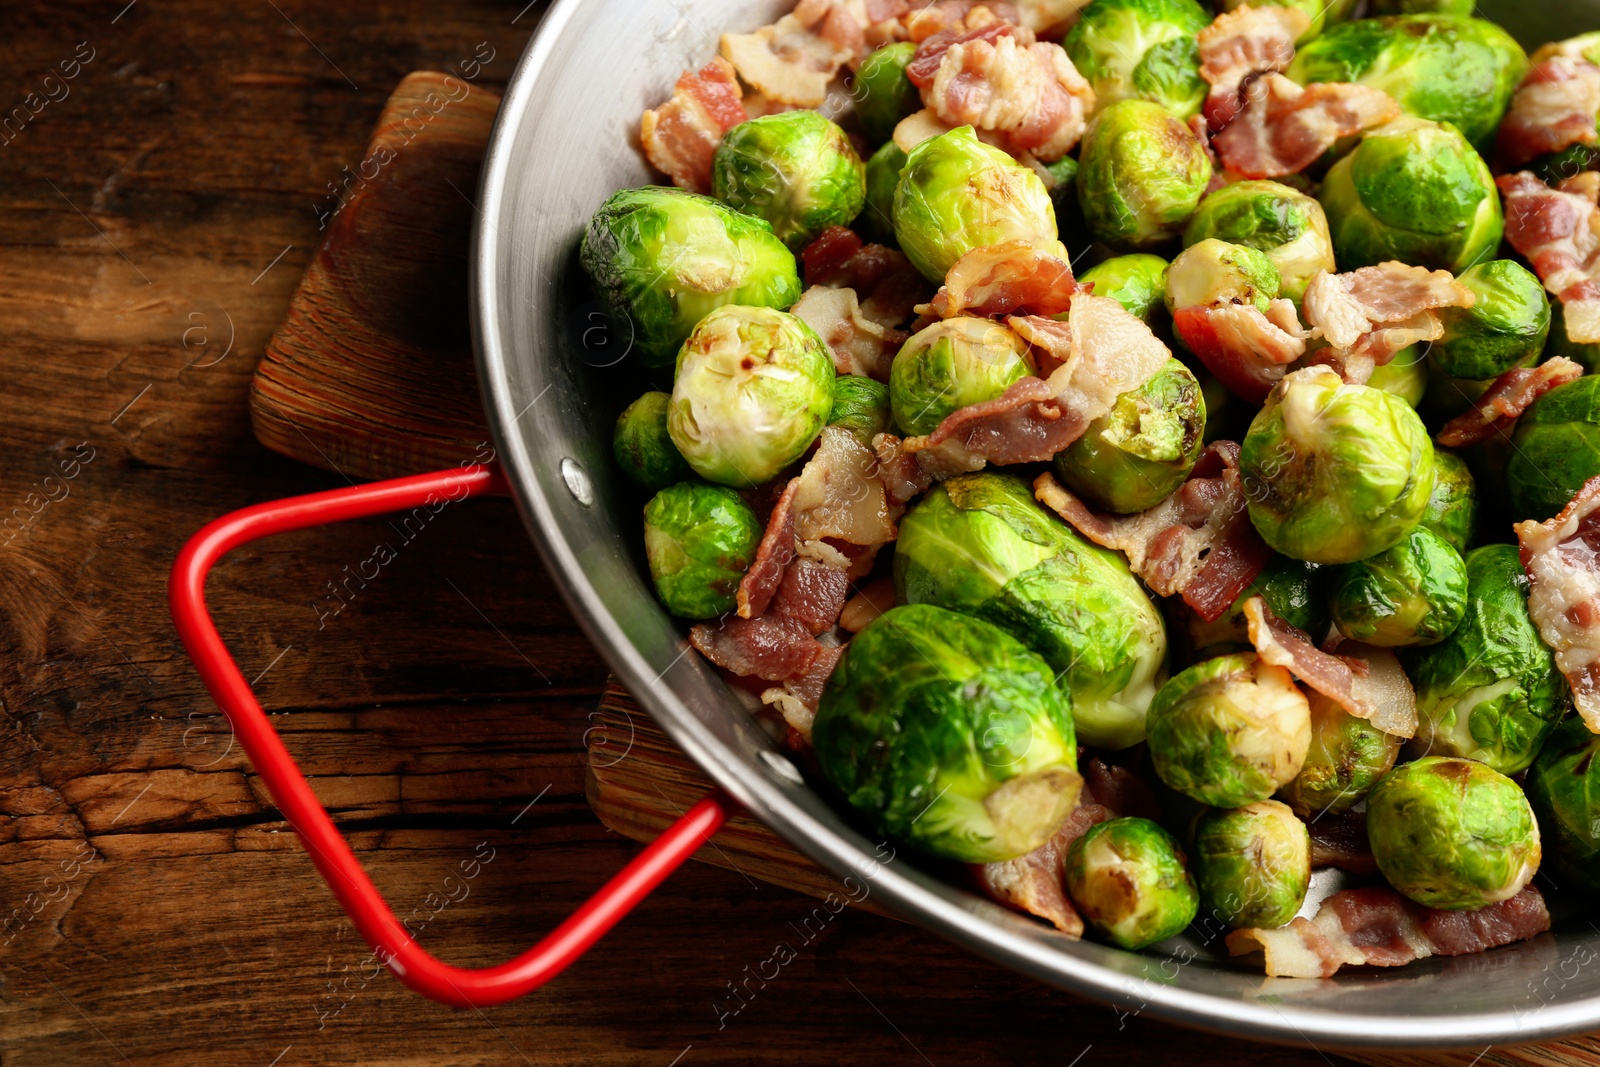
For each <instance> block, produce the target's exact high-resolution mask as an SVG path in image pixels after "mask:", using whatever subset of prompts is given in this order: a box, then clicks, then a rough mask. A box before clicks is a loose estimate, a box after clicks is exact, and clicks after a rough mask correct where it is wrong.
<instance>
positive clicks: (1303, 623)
mask: <svg viewBox="0 0 1600 1067" xmlns="http://www.w3.org/2000/svg"><path fill="white" fill-rule="evenodd" d="M1329 570H1330V568H1327V567H1322V566H1319V565H1317V564H1315V563H1307V562H1305V561H1304V560H1298V559H1291V558H1290V557H1288V556H1284V555H1279V554H1278V553H1276V552H1274V553H1273V554H1272V558H1270V559H1268V560H1267V565H1266V566H1265V567H1262V568H1261V573H1260V574H1258V575H1256V578H1255V581H1253V582H1251V583H1250V584H1249V585H1248V586H1246V587H1245V590H1244V592H1242V593H1240V594H1239V595H1238V597H1236V598H1235V599H1234V602H1233V606H1232V607H1230V608H1229V609H1228V611H1227V614H1225V615H1223V616H1222V618H1220V619H1217V620H1216V621H1215V622H1206V621H1205V620H1204V619H1202V618H1200V616H1198V615H1196V614H1195V613H1193V612H1188V613H1187V615H1186V618H1187V621H1188V631H1189V647H1190V648H1192V649H1193V650H1194V652H1195V657H1194V658H1196V659H1206V658H1209V657H1211V656H1220V655H1223V654H1225V653H1228V652H1243V651H1246V650H1248V649H1249V648H1250V635H1249V631H1248V629H1247V628H1246V626H1245V619H1244V603H1245V601H1247V600H1249V599H1250V598H1251V597H1253V596H1258V597H1260V598H1261V599H1263V600H1265V601H1266V602H1267V607H1269V608H1271V609H1272V613H1273V614H1274V615H1276V616H1277V617H1278V618H1280V619H1282V620H1284V621H1285V622H1287V623H1289V625H1291V626H1295V627H1298V628H1299V629H1301V630H1304V631H1305V632H1306V633H1308V634H1310V635H1311V636H1312V637H1313V638H1316V639H1317V640H1321V639H1322V637H1323V635H1325V634H1326V633H1327V632H1328V628H1329V627H1330V626H1332V625H1333V623H1332V620H1331V618H1330V616H1329V615H1328V592H1327V586H1328V573H1329Z"/></svg>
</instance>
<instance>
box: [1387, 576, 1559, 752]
mask: <svg viewBox="0 0 1600 1067" xmlns="http://www.w3.org/2000/svg"><path fill="white" fill-rule="evenodd" d="M1466 564H1467V612H1466V615H1465V616H1463V617H1462V620H1461V623H1460V625H1458V626H1457V627H1456V629H1455V632H1454V633H1452V634H1451V635H1450V636H1449V638H1448V639H1446V640H1445V641H1444V642H1443V643H1441V644H1437V645H1432V646H1429V647H1427V648H1419V649H1415V650H1411V651H1408V652H1407V653H1405V654H1404V660H1403V662H1404V665H1405V669H1406V674H1407V676H1409V677H1410V679H1411V683H1412V685H1414V686H1415V687H1416V690H1417V716H1418V719H1419V725H1418V727H1417V736H1416V738H1415V739H1414V740H1413V741H1412V745H1413V746H1414V747H1415V748H1416V750H1417V751H1419V752H1424V753H1432V754H1436V755H1441V756H1466V757H1469V758H1471V759H1475V760H1479V761H1481V762H1483V763H1485V764H1487V765H1488V766H1490V767H1493V768H1494V769H1495V770H1497V771H1499V772H1501V773H1502V774H1515V773H1517V772H1518V771H1520V770H1522V769H1523V768H1524V767H1526V766H1528V764H1530V763H1532V762H1533V758H1534V756H1536V755H1538V753H1539V746H1540V745H1542V744H1544V739H1545V738H1546V737H1547V736H1548V735H1549V733H1550V730H1551V728H1552V727H1554V726H1555V724H1556V722H1557V721H1559V720H1560V718H1561V716H1562V715H1563V714H1564V713H1565V712H1566V710H1567V708H1568V706H1569V694H1568V690H1567V683H1566V680H1565V679H1564V678H1562V677H1561V672H1560V671H1558V670H1556V663H1555V656H1554V655H1553V654H1552V653H1551V651H1550V649H1549V648H1548V647H1546V645H1545V643H1544V642H1543V641H1542V640H1540V638H1539V631H1538V630H1537V629H1536V628H1535V627H1534V625H1533V621H1532V620H1531V619H1530V618H1529V617H1528V576H1527V575H1526V574H1525V573H1524V572H1523V569H1522V560H1521V558H1520V557H1519V556H1518V555H1517V548H1516V546H1515V545H1484V546H1483V547H1482V548H1478V549H1474V550H1473V551H1471V552H1468V553H1467V558H1466Z"/></svg>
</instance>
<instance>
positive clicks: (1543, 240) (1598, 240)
mask: <svg viewBox="0 0 1600 1067" xmlns="http://www.w3.org/2000/svg"><path fill="white" fill-rule="evenodd" d="M1497 184H1499V186H1500V191H1501V193H1503V194H1504V195H1505V201H1506V240H1507V241H1508V242H1510V244H1511V247H1512V248H1515V249H1516V250H1517V251H1518V252H1520V253H1522V255H1523V257H1524V258H1526V259H1527V260H1528V262H1529V263H1531V264H1533V269H1534V273H1536V274H1538V275H1539V280H1540V281H1542V282H1544V287H1545V288H1546V289H1548V290H1549V291H1550V292H1551V293H1554V294H1555V295H1556V296H1558V297H1560V299H1561V305H1562V311H1563V312H1564V314H1565V319H1566V326H1567V337H1568V339H1569V340H1572V341H1575V342H1577V343H1578V344H1595V343H1600V286H1597V285H1596V284H1595V282H1596V279H1600V208H1597V207H1596V202H1597V201H1600V174H1597V173H1594V172H1592V171H1588V172H1585V173H1583V174H1579V175H1576V176H1575V177H1572V178H1568V179H1566V180H1565V181H1563V182H1562V183H1561V184H1560V185H1559V186H1557V187H1556V188H1554V189H1552V188H1550V187H1549V186H1547V185H1545V184H1544V182H1542V181H1540V180H1539V179H1538V178H1536V177H1534V176H1533V175H1532V174H1530V173H1528V172H1527V171H1519V172H1518V173H1516V174H1506V175H1502V176H1501V177H1500V178H1499V180H1498V183H1497Z"/></svg>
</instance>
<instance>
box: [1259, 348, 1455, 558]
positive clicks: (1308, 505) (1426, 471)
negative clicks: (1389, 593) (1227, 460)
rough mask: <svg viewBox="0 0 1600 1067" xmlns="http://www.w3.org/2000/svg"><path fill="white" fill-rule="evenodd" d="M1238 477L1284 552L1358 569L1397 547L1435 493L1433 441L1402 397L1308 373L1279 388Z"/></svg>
mask: <svg viewBox="0 0 1600 1067" xmlns="http://www.w3.org/2000/svg"><path fill="white" fill-rule="evenodd" d="M1239 471H1240V474H1241V476H1242V478H1243V480H1244V487H1245V493H1246V495H1247V496H1248V498H1249V506H1250V521H1251V522H1253V523H1254V524H1255V527H1256V530H1257V531H1258V532H1259V533H1260V534H1261V537H1262V539H1263V540H1265V541H1266V542H1267V544H1269V545H1271V546H1272V547H1273V548H1274V549H1276V550H1277V551H1279V552H1282V553H1283V554H1284V555H1286V556H1293V557H1295V558H1296V559H1303V560H1309V561H1310V562H1312V563H1354V562H1355V561H1356V560H1360V559H1366V558H1367V557H1368V556H1373V555H1377V554H1378V553H1379V552H1382V551H1383V550H1384V549H1386V548H1389V547H1390V546H1392V545H1395V544H1398V543H1399V541H1400V539H1401V538H1403V537H1404V536H1405V535H1406V533H1407V532H1408V531H1409V530H1410V529H1411V528H1412V527H1413V526H1415V525H1416V524H1417V522H1418V521H1419V520H1420V519H1421V518H1422V515H1423V512H1424V510H1425V509H1426V508H1427V504H1428V495H1429V494H1430V493H1431V492H1432V491H1433V481H1434V473H1433V442H1432V441H1430V440H1429V439H1428V431H1427V430H1425V429H1424V428H1423V426H1422V420H1421V419H1419V418H1418V417H1417V413H1416V412H1415V411H1413V410H1412V409H1411V406H1410V405H1408V404H1407V403H1406V402H1405V401H1404V400H1401V399H1400V398H1399V397H1397V396H1395V395H1393V394H1391V393H1386V392H1384V391H1382V390H1381V389H1373V388H1371V387H1370V386H1365V385H1346V384H1345V383H1344V380H1343V379H1342V378H1340V377H1339V375H1338V374H1336V373H1335V372H1334V371H1332V370H1330V369H1329V368H1327V367H1307V368H1306V369H1305V370H1299V371H1295V372H1293V373H1291V374H1289V375H1288V376H1286V377H1285V378H1284V379H1283V381H1281V382H1279V383H1278V384H1277V385H1276V386H1274V387H1273V390H1272V393H1271V395H1270V396H1268V397H1267V403H1266V406H1265V407H1263V408H1262V409H1261V412H1260V413H1259V414H1258V415H1256V417H1255V420H1254V421H1253V422H1251V423H1250V432H1249V433H1247V434H1245V438H1244V444H1243V446H1242V447H1241V449H1240V455H1239Z"/></svg>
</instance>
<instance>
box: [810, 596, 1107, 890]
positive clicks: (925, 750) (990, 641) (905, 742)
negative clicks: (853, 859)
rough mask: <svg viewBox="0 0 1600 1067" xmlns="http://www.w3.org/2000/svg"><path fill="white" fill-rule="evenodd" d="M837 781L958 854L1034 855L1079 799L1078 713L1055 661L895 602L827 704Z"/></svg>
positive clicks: (828, 692) (826, 749)
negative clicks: (1075, 723)
mask: <svg viewBox="0 0 1600 1067" xmlns="http://www.w3.org/2000/svg"><path fill="white" fill-rule="evenodd" d="M811 736H812V741H813V743H814V745H815V747H816V754H817V760H818V762H819V764H820V765H821V767H822V773H823V775H824V776H825V777H826V778H827V779H828V781H829V782H831V783H832V784H833V785H834V786H835V787H836V788H837V789H838V790H839V791H840V792H841V793H843V794H844V797H845V799H846V800H848V801H849V802H850V805H851V806H852V807H853V808H855V809H856V810H857V811H859V812H861V813H862V814H863V815H865V816H867V817H868V818H869V819H871V820H872V821H873V822H874V824H875V825H876V826H877V828H878V829H880V830H881V831H883V832H885V833H888V834H890V835H892V836H894V837H896V838H899V839H900V840H902V841H907V842H910V843H911V844H913V845H916V846H918V847H920V848H922V849H924V850H925V851H927V852H930V853H932V854H933V855H936V856H942V857H944V858H946V859H952V860H961V861H963V862H966V863H992V862H996V861H999V860H1004V859H1011V858H1014V857H1016V856H1020V855H1023V854H1025V853H1027V852H1031V851H1032V850H1033V849H1035V848H1038V847H1039V846H1040V845H1042V844H1044V842H1045V841H1046V840H1047V839H1048V838H1049V837H1050V835H1051V834H1052V833H1054V832H1055V830H1056V828H1057V827H1059V826H1060V825H1061V823H1062V821H1063V820H1064V819H1065V818H1066V817H1067V816H1068V815H1069V814H1070V813H1071V812H1072V809H1073V808H1074V807H1075V806H1076V805H1077V802H1078V792H1079V789H1080V788H1081V786H1082V779H1080V778H1079V777H1078V775H1077V771H1076V767H1077V748H1076V746H1075V744H1074V741H1073V732H1072V712H1071V707H1070V704H1069V702H1068V700H1067V697H1066V696H1065V695H1064V694H1063V693H1062V692H1061V690H1060V689H1059V688H1057V687H1056V685H1055V684H1054V678H1053V674H1052V672H1051V670H1050V668H1049V667H1048V666H1046V665H1045V662H1044V660H1042V659H1040V658H1039V657H1038V656H1036V655H1034V654H1033V653H1032V652H1029V651H1028V650H1027V649H1026V648H1024V647H1023V646H1022V644H1021V643H1020V642H1018V641H1017V640H1016V639H1015V638H1013V637H1012V636H1010V635H1009V634H1007V633H1006V632H1005V631H1003V630H1001V629H1000V628H999V627H996V626H991V625H990V624H989V623H986V622H983V621H982V620H980V619H973V618H969V617H967V616H965V615H958V614H956V613H955V612H953V611H945V610H944V609H942V608H937V607H933V606H932V605H929V604H914V605H910V606H906V607H897V608H891V609H890V610H889V611H888V612H886V613H884V614H883V615H880V616H879V617H878V618H877V619H876V620H874V621H873V622H872V623H871V624H870V625H868V626H867V628H866V629H865V630H862V631H861V632H860V633H859V634H857V635H856V636H855V638H854V639H853V640H851V642H850V644H849V645H848V646H846V648H845V653H844V655H843V657H842V658H841V659H840V660H839V666H838V668H837V669H835V671H834V672H833V676H832V677H831V678H829V679H828V684H827V686H826V687H825V688H824V689H823V691H822V701H821V703H820V704H819V705H818V707H817V718H816V722H815V724H814V725H813V727H812V735H811Z"/></svg>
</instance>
